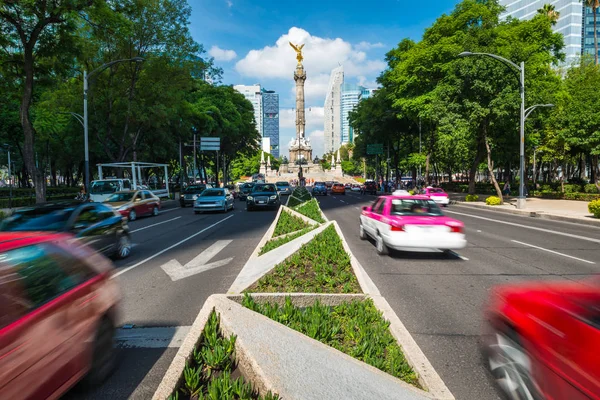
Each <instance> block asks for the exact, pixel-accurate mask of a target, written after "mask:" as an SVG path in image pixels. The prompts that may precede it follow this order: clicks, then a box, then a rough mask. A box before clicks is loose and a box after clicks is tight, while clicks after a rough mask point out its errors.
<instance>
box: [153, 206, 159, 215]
mask: <svg viewBox="0 0 600 400" xmlns="http://www.w3.org/2000/svg"><path fill="white" fill-rule="evenodd" d="M152 215H154V216H155V217H156V216H157V215H158V207H156V206H154V208H153V209H152Z"/></svg>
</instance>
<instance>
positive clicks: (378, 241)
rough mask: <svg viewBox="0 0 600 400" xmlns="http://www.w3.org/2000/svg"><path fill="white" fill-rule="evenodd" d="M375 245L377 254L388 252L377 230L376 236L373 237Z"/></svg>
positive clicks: (383, 254)
mask: <svg viewBox="0 0 600 400" xmlns="http://www.w3.org/2000/svg"><path fill="white" fill-rule="evenodd" d="M375 247H376V249H377V254H379V255H381V256H385V255H386V254H388V248H387V246H386V245H385V243H384V241H383V238H382V237H381V234H380V233H379V232H378V233H377V238H376V239H375Z"/></svg>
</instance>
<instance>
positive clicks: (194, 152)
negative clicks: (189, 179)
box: [194, 133, 196, 183]
mask: <svg viewBox="0 0 600 400" xmlns="http://www.w3.org/2000/svg"><path fill="white" fill-rule="evenodd" d="M194 183H196V134H195V133H194Z"/></svg>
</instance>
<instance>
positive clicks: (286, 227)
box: [273, 211, 310, 236]
mask: <svg viewBox="0 0 600 400" xmlns="http://www.w3.org/2000/svg"><path fill="white" fill-rule="evenodd" d="M309 225H310V224H309V223H308V222H306V221H304V220H303V219H302V218H300V217H296V216H295V215H292V214H290V213H289V212H287V211H281V214H279V220H278V221H277V225H275V231H274V232H273V236H280V235H285V234H286V233H292V232H295V231H299V230H300V229H304V228H307V227H308V226H309Z"/></svg>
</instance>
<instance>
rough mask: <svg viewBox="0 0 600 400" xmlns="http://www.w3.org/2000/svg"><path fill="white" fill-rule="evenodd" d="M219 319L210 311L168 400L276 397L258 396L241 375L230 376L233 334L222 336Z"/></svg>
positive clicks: (271, 399) (269, 398) (270, 396)
mask: <svg viewBox="0 0 600 400" xmlns="http://www.w3.org/2000/svg"><path fill="white" fill-rule="evenodd" d="M219 322H220V319H219V316H218V315H217V314H216V313H215V312H214V311H213V312H212V313H211V314H210V316H209V317H208V320H207V321H206V325H205V326H204V330H203V331H202V337H201V340H200V343H199V345H198V346H196V348H195V349H194V352H193V356H192V357H191V359H190V360H189V361H188V363H187V364H186V366H185V369H184V370H183V380H182V383H181V386H180V387H179V388H178V389H177V390H176V391H175V393H173V394H172V395H171V396H169V400H179V398H182V399H197V400H204V399H206V400H221V399H232V400H233V399H240V400H255V399H260V400H278V399H279V396H278V395H276V394H272V393H271V392H268V393H267V394H266V395H265V396H260V395H258V393H257V392H256V390H254V388H253V387H252V384H251V383H248V382H245V381H244V378H242V377H239V378H237V379H232V378H231V373H232V371H233V370H234V369H235V342H236V336H235V335H231V336H230V337H229V338H228V339H227V338H224V337H222V336H221V334H220V331H219Z"/></svg>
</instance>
